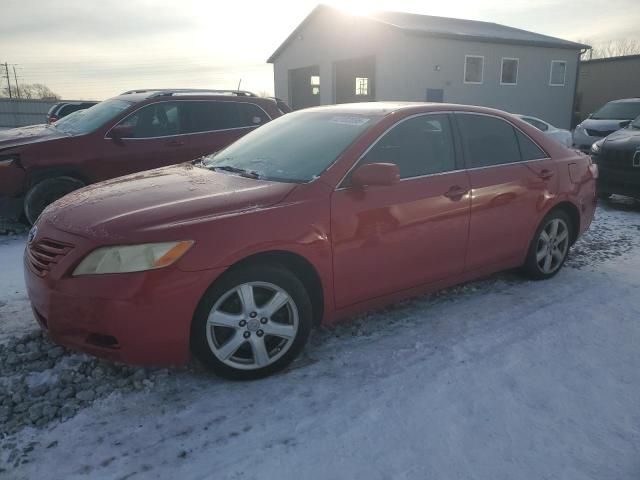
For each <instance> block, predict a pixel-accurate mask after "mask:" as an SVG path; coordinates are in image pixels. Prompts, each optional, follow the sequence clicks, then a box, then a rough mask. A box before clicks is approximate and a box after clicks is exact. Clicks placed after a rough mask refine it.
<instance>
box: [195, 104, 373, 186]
mask: <svg viewBox="0 0 640 480" xmlns="http://www.w3.org/2000/svg"><path fill="white" fill-rule="evenodd" d="M381 118H382V116H381V115H365V114H359V113H343V112H339V111H333V112H327V111H315V112H314V111H300V112H294V113H288V114H286V115H284V116H282V117H280V118H278V119H276V120H274V121H272V122H269V123H267V124H266V125H264V126H262V127H260V128H258V129H256V130H254V131H253V132H251V133H249V134H248V135H246V136H244V137H242V138H241V139H240V140H238V141H237V142H235V143H233V144H232V145H230V146H229V147H227V148H225V149H224V150H221V151H220V152H218V153H216V154H213V155H210V156H207V157H205V158H204V159H203V161H202V165H203V166H205V167H207V168H212V169H215V170H220V171H226V172H230V173H233V174H240V175H245V176H250V177H253V178H262V179H266V180H274V181H284V182H299V183H302V182H309V181H311V180H313V179H314V178H316V177H317V176H319V175H320V174H321V173H322V172H323V171H325V170H326V169H327V168H328V167H329V166H331V164H333V162H335V161H336V159H337V158H338V156H339V155H340V154H341V153H342V152H343V151H344V150H345V149H346V148H347V147H348V146H349V145H351V143H353V141H354V140H355V139H356V138H358V137H359V136H360V135H361V134H362V133H363V132H364V131H365V130H367V129H368V128H370V127H371V126H373V125H375V124H376V123H377V122H378V121H379V120H380V119H381Z"/></svg>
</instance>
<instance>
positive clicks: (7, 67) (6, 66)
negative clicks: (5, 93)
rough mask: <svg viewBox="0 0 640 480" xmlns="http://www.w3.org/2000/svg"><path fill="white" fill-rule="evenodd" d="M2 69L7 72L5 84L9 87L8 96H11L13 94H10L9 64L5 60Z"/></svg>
mask: <svg viewBox="0 0 640 480" xmlns="http://www.w3.org/2000/svg"><path fill="white" fill-rule="evenodd" d="M4 69H5V71H6V72H7V75H6V77H7V86H8V87H9V98H13V95H11V77H10V76H9V64H8V63H7V62H4Z"/></svg>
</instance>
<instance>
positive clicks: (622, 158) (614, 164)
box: [598, 149, 640, 172]
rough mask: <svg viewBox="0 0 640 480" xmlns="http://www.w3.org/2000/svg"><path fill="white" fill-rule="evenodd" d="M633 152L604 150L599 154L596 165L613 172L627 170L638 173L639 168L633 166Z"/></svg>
mask: <svg viewBox="0 0 640 480" xmlns="http://www.w3.org/2000/svg"><path fill="white" fill-rule="evenodd" d="M635 153H636V152H635V151H634V150H606V149H604V150H603V151H602V153H601V154H600V157H599V159H598V163H599V164H602V165H603V166H605V167H607V168H611V169H613V170H629V171H635V172H640V168H638V167H634V166H633V155H634V154H635Z"/></svg>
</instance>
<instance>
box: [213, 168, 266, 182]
mask: <svg viewBox="0 0 640 480" xmlns="http://www.w3.org/2000/svg"><path fill="white" fill-rule="evenodd" d="M213 169H214V170H222V171H223V172H231V173H237V174H238V175H242V176H243V177H248V178H256V179H259V178H260V174H259V173H258V172H256V171H253V170H247V169H245V168H238V167H232V166H231V165H221V166H219V167H218V166H214V167H213Z"/></svg>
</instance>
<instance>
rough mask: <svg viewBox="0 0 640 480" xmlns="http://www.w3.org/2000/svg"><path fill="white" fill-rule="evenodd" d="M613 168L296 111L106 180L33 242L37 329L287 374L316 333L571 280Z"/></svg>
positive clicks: (414, 112) (534, 136)
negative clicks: (458, 293) (599, 185)
mask: <svg viewBox="0 0 640 480" xmlns="http://www.w3.org/2000/svg"><path fill="white" fill-rule="evenodd" d="M596 176H597V167H596V166H595V165H594V164H592V163H591V160H590V158H589V157H588V156H586V155H583V154H581V153H578V152H576V151H573V150H570V149H568V148H566V147H564V146H562V145H560V144H559V143H557V142H556V141H555V140H553V139H551V138H549V137H547V136H546V135H545V134H544V133H542V132H541V131H539V130H537V129H536V128H534V127H532V126H531V125H529V124H527V123H525V122H523V121H522V120H520V119H519V118H517V117H514V116H512V115H509V114H507V113H504V112H500V111H498V110H491V109H487V108H480V107H465V106H462V105H447V104H392V103H381V104H358V105H342V106H333V107H320V108H314V109H308V110H301V111H299V112H294V113H290V114H287V115H284V116H283V117H281V118H278V119H277V120H274V121H273V122H271V123H269V124H268V125H265V126H264V127H261V128H259V129H257V130H256V131H254V132H251V133H250V134H249V135H247V136H245V137H243V138H241V139H240V140H238V141H237V142H235V143H234V144H232V145H230V146H229V147H227V148H225V149H224V150H221V151H220V152H218V153H217V154H215V155H212V156H209V157H205V158H204V159H203V160H202V162H201V163H198V164H183V165H178V166H173V167H166V168H162V169H157V170H152V171H150V172H145V173H142V174H138V175H130V176H127V177H123V178H119V179H116V180H111V181H107V182H103V183H101V184H98V185H94V186H91V187H87V188H85V189H82V190H79V191H77V192H74V193H72V194H70V195H67V196H66V197H65V198H63V199H61V200H59V201H58V202H56V203H54V204H53V205H50V206H49V207H48V208H47V210H45V212H44V213H43V214H42V215H41V216H40V219H39V220H38V222H37V223H36V225H35V226H34V228H33V229H32V231H31V232H30V234H29V243H28V246H27V249H26V253H25V262H24V268H25V278H26V284H27V291H28V293H29V297H30V299H31V302H32V305H33V310H34V312H35V316H36V318H37V319H38V321H39V322H40V324H41V325H42V327H43V328H45V329H47V330H48V331H49V333H50V335H51V337H52V338H53V339H54V340H55V341H57V342H59V343H61V344H63V345H67V346H69V347H72V348H77V349H79V350H82V351H86V352H90V353H93V354H96V355H100V356H104V357H107V358H112V359H117V360H121V361H126V362H131V363H140V364H176V363H181V362H184V361H186V360H187V359H188V357H189V352H190V351H191V352H193V353H194V354H195V355H196V356H197V357H198V358H200V359H201V360H202V361H203V362H205V363H206V364H207V365H209V366H210V367H211V368H212V369H213V370H214V371H216V372H217V373H218V374H221V375H224V376H228V377H234V378H248V377H257V376H263V375H266V374H269V373H272V372H274V371H276V370H278V369H281V368H283V367H284V366H286V365H287V364H288V363H289V362H290V361H291V360H292V359H293V358H294V357H295V355H296V354H297V353H298V352H299V351H300V350H301V349H302V347H303V346H304V344H305V342H306V340H307V337H308V335H309V331H310V329H311V327H312V326H314V325H317V324H319V323H321V322H331V321H334V320H336V319H339V318H341V317H344V316H346V315H350V314H353V313H355V312H358V311H362V310H367V309H371V308H373V307H375V306H379V305H382V304H385V303H389V302H393V301H398V300H401V299H403V298H406V297H408V296H411V295H416V294H419V293H422V292H425V291H429V290H434V289H438V288H442V287H445V286H448V285H452V284H455V283H459V282H463V281H468V280H471V279H474V278H478V277H480V276H485V275H488V274H490V273H493V272H497V271H499V270H503V269H510V268H514V267H523V268H524V270H525V271H526V272H527V273H528V274H529V275H530V276H531V277H533V278H537V279H544V278H550V277H552V276H553V275H555V274H556V273H557V272H558V271H559V270H560V269H561V268H562V265H563V263H564V261H565V258H566V257H567V254H568V252H569V248H570V246H571V245H572V244H573V242H575V241H576V239H577V238H578V237H579V235H580V234H581V233H582V232H584V231H585V230H586V229H587V227H588V226H589V224H590V223H591V220H592V217H593V213H594V210H595V206H596V190H595V177H596Z"/></svg>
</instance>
